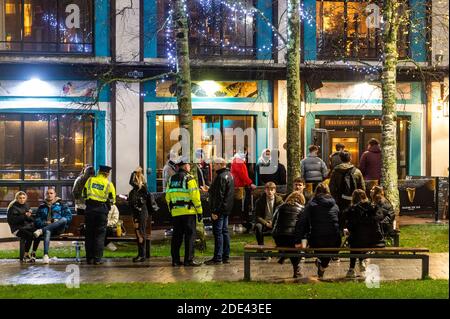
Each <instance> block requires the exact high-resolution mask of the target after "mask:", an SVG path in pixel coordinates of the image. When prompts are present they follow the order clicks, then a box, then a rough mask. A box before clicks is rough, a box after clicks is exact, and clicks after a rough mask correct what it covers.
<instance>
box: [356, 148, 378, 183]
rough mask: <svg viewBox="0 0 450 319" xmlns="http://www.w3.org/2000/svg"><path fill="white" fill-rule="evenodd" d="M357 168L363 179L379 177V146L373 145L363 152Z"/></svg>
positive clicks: (376, 178)
mask: <svg viewBox="0 0 450 319" xmlns="http://www.w3.org/2000/svg"><path fill="white" fill-rule="evenodd" d="M359 169H360V170H361V173H362V174H363V176H364V180H366V181H367V180H380V179H381V148H380V146H379V145H373V146H370V147H369V148H368V150H367V151H365V152H364V153H363V155H362V156H361V159H360V161H359Z"/></svg>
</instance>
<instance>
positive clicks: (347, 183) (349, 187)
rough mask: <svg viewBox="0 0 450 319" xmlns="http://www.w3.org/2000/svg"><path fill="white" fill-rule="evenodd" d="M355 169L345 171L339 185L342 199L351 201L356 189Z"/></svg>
mask: <svg viewBox="0 0 450 319" xmlns="http://www.w3.org/2000/svg"><path fill="white" fill-rule="evenodd" d="M355 171H356V168H355V167H352V168H349V169H348V170H346V171H345V173H344V177H343V179H342V184H341V190H342V192H341V194H342V198H343V199H346V200H352V194H353V191H354V190H355V189H356V181H355V178H354V174H355Z"/></svg>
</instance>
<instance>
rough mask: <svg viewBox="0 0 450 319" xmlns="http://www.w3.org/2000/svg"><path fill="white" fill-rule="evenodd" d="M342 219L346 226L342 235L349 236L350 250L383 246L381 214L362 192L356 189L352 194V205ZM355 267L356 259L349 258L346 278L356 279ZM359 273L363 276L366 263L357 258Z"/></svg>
mask: <svg viewBox="0 0 450 319" xmlns="http://www.w3.org/2000/svg"><path fill="white" fill-rule="evenodd" d="M344 219H345V223H344V224H345V225H346V226H347V228H346V229H345V230H344V233H346V234H349V237H348V243H349V246H350V248H367V247H378V248H380V247H384V246H385V244H384V240H383V234H382V232H381V226H380V222H381V221H382V220H383V214H382V213H381V212H380V211H378V210H376V209H375V208H374V207H373V206H372V205H371V204H370V202H369V199H368V198H367V195H366V192H365V191H364V190H362V189H356V190H355V191H354V192H353V195H352V204H351V206H350V208H348V209H347V210H346V211H345V212H344ZM361 253H366V252H361ZM355 265H356V258H350V268H349V269H348V272H347V276H346V277H347V278H355V277H356V273H355ZM359 271H360V272H361V274H362V275H363V276H364V273H365V271H366V263H365V260H364V259H363V258H359Z"/></svg>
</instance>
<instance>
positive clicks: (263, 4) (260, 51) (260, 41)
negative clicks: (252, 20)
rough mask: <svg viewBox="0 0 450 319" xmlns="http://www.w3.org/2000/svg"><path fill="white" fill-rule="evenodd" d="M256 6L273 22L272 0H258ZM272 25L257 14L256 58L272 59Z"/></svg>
mask: <svg viewBox="0 0 450 319" xmlns="http://www.w3.org/2000/svg"><path fill="white" fill-rule="evenodd" d="M256 7H257V8H258V10H259V11H260V12H262V13H263V14H264V16H265V17H266V19H267V20H268V21H270V22H272V19H273V10H272V0H257V1H256ZM272 37H273V31H272V25H271V24H270V25H268V23H267V22H265V21H264V20H263V19H262V18H261V16H260V15H259V14H257V15H256V59H258V60H271V59H272V45H273V38H272Z"/></svg>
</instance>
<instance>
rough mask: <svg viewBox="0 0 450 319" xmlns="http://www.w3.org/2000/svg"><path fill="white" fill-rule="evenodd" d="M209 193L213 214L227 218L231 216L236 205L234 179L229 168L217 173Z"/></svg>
mask: <svg viewBox="0 0 450 319" xmlns="http://www.w3.org/2000/svg"><path fill="white" fill-rule="evenodd" d="M208 193H209V207H210V211H211V213H214V214H217V215H222V214H223V215H225V216H228V215H230V214H231V211H232V210H233V203H234V179H233V175H231V173H230V170H229V169H228V168H222V169H220V170H218V171H217V174H216V177H215V178H214V180H213V181H212V184H211V187H210V189H209V192H208Z"/></svg>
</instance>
